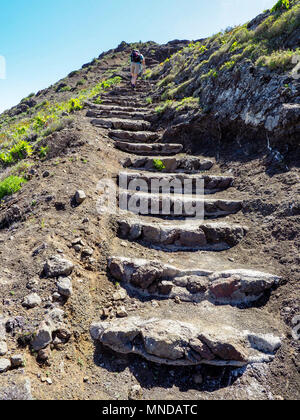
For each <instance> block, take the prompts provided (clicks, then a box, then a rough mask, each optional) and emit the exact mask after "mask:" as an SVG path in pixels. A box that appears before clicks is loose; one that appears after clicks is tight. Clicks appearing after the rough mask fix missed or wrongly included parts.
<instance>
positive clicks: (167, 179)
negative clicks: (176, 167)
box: [118, 172, 234, 195]
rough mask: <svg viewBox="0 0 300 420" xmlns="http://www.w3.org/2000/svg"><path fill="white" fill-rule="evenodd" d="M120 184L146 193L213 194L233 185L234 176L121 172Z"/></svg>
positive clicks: (125, 187) (122, 186) (124, 187)
mask: <svg viewBox="0 0 300 420" xmlns="http://www.w3.org/2000/svg"><path fill="white" fill-rule="evenodd" d="M118 179H119V185H120V186H121V188H122V189H130V190H134V191H137V189H138V190H139V191H140V192H145V193H163V192H166V193H168V192H171V193H174V194H201V195H203V194H213V193H216V192H218V191H223V190H226V189H227V188H229V187H231V186H232V184H233V181H234V177H233V176H216V175H191V174H184V173H173V174H172V173H170V174H148V173H143V172H141V173H140V172H120V173H119V178H118Z"/></svg>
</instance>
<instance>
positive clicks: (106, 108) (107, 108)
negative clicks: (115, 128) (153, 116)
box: [85, 102, 151, 116]
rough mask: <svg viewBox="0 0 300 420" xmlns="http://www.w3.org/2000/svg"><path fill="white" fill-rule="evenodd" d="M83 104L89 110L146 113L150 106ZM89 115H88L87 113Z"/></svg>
mask: <svg viewBox="0 0 300 420" xmlns="http://www.w3.org/2000/svg"><path fill="white" fill-rule="evenodd" d="M85 105H86V106H87V107H88V108H89V110H90V111H99V112H100V111H101V112H104V111H105V112H109V111H116V112H128V113H131V112H138V113H143V112H144V113H148V112H150V111H151V108H139V107H135V106H119V105H114V104H110V105H105V104H93V103H91V102H85ZM87 116H89V115H87Z"/></svg>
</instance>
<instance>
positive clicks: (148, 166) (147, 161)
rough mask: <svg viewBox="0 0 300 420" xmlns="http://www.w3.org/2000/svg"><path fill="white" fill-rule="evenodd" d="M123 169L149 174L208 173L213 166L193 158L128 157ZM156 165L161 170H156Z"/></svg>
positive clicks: (210, 162) (211, 162)
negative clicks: (139, 170)
mask: <svg viewBox="0 0 300 420" xmlns="http://www.w3.org/2000/svg"><path fill="white" fill-rule="evenodd" d="M122 165H123V167H124V168H129V169H141V170H143V171H149V172H161V173H172V172H177V171H178V172H185V173H197V172H200V171H208V170H209V169H211V168H212V167H213V165H214V163H213V161H211V160H200V159H198V158H195V157H167V158H166V157H162V156H160V157H159V156H158V157H155V156H152V157H142V158H132V157H128V158H127V159H125V160H124V161H123V162H122ZM157 165H160V167H162V168H163V169H161V170H158V169H157Z"/></svg>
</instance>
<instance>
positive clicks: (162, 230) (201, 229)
mask: <svg viewBox="0 0 300 420" xmlns="http://www.w3.org/2000/svg"><path fill="white" fill-rule="evenodd" d="M118 226H119V229H118V236H119V237H120V238H122V239H127V240H130V241H141V242H142V244H143V245H144V244H145V245H146V246H153V247H159V249H163V250H165V251H171V252H177V251H198V250H203V251H224V250H226V249H229V248H231V247H233V246H236V245H237V244H238V243H239V242H240V241H241V240H242V239H243V238H244V237H245V235H246V234H247V231H248V228H247V227H246V226H241V225H238V224H229V223H203V222H202V223H201V222H200V223H196V222H194V223H191V222H189V223H188V222H183V223H176V224H174V223H163V221H162V222H155V223H154V222H153V223H149V222H148V221H144V220H140V219H139V220H134V219H129V220H120V221H119V222H118Z"/></svg>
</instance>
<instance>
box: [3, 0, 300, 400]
mask: <svg viewBox="0 0 300 420" xmlns="http://www.w3.org/2000/svg"><path fill="white" fill-rule="evenodd" d="M299 39H300V2H299V1H290V2H286V1H279V2H278V3H277V4H276V6H275V7H274V9H273V10H272V11H265V12H263V13H262V14H261V15H259V16H257V17H256V18H255V19H253V20H252V21H251V22H247V23H246V24H245V25H241V26H238V27H235V28H228V29H227V30H225V31H223V32H221V33H218V34H216V35H214V36H212V37H209V38H207V39H201V40H195V41H190V40H181V41H180V40H174V41H171V42H169V43H168V44H165V45H158V44H156V43H155V42H148V43H144V44H127V43H126V42H122V43H121V44H120V45H119V46H118V47H117V48H116V49H113V50H110V51H108V52H105V53H102V54H101V55H100V56H99V57H98V58H95V59H94V60H92V61H91V62H90V63H87V64H84V65H83V66H82V68H81V69H79V70H76V71H73V72H72V73H70V74H69V75H68V76H66V77H65V78H64V79H62V80H60V81H58V82H57V83H56V84H54V85H53V86H50V87H48V88H47V89H44V90H42V91H40V92H37V93H36V94H30V95H28V97H27V98H24V99H23V100H22V101H21V102H20V104H18V105H17V106H15V107H13V108H12V109H10V110H7V111H5V112H4V113H2V114H1V115H0V199H1V204H0V254H1V270H0V297H1V299H0V400H1V399H51V400H54V399H65V400H77V399H85V400H89V399H99V400H101V399H113V400H117V399H119V400H127V399H151V400H174V399H179V400H189V399H197V400H211V399H213V400H221V399H235V400H237V399H261V400H263V399H270V400H283V399H298V398H299V396H300V382H299V366H300V360H299V339H298V338H297V337H298V336H297V334H298V331H297V326H296V324H297V319H298V318H297V316H299V315H300V314H299V280H300V268H299V262H300V261H299V246H300V236H299V235H300V234H299V232H300V201H299V164H300V156H299V138H300V136H299V134H300V133H299V117H300V105H299V104H300V79H299V78H298V73H297V71H296V70H295V67H296V64H297V63H296V62H295V63H293V62H292V58H293V57H294V56H295V55H296V56H297V55H298V54H299V55H300V45H299ZM133 48H139V49H140V50H141V52H142V53H143V54H144V56H145V57H146V60H147V64H148V68H147V71H146V74H145V78H144V79H143V80H139V83H138V87H137V89H136V90H135V91H133V90H132V89H131V87H130V78H129V55H130V52H131V50H132V49H133ZM123 178H126V179H127V181H128V183H127V184H126V185H125V186H124V185H122V180H123ZM157 180H160V181H162V180H163V181H168V182H169V181H172V182H176V181H180V182H181V181H184V180H185V181H191V183H192V184H191V185H192V195H193V197H192V198H190V195H189V196H188V197H185V198H184V199H183V198H182V197H181V196H180V194H179V193H178V191H176V187H175V189H174V190H173V191H172V194H171V207H170V211H169V213H168V214H167V215H166V214H164V213H163V210H162V207H163V200H164V197H165V196H164V192H163V190H162V189H161V188H160V189H158V191H157V192H155V193H153V192H152V190H150V186H151V184H152V182H155V181H157ZM197 180H202V181H203V186H204V192H203V193H202V194H199V195H197V194H198V192H197V191H196V192H195V183H196V181H197ZM101 182H102V183H104V184H103V185H107V182H109V185H114V186H115V187H117V186H118V187H119V191H120V193H122V194H123V195H122V194H121V196H120V197H121V198H120V200H119V201H118V206H119V207H120V209H122V210H123V212H121V213H119V212H118V211H116V212H111V211H108V210H107V209H106V207H105V205H104V204H105V203H104V201H103V197H105V194H104V193H105V191H104V189H103V185H102V184H101ZM131 182H132V183H133V184H131ZM132 185H135V187H134V188H133V187H132ZM139 185H142V186H143V187H142V188H140V187H139V188H137V186H139ZM175 185H176V184H175ZM179 190H180V188H179ZM116 191H117V190H116ZM134 193H135V194H136V197H137V203H139V205H141V203H146V204H145V205H146V207H147V212H144V213H143V212H142V211H139V212H137V213H135V214H133V213H134V212H132V211H131V210H130V209H128V208H127V207H126V210H125V211H124V209H123V208H122V202H123V205H124V199H123V201H122V197H123V198H124V196H125V197H126V199H125V201H126V205H127V203H128V202H129V201H130V199H131V198H132V197H133V195H134ZM114 194H115V192H114ZM124 194H125V195H124ZM151 200H154V201H155V203H156V205H157V209H158V211H156V212H155V211H153V208H150V207H151V206H150V204H149V203H150V202H151ZM189 200H191V201H192V202H194V203H195V202H196V203H200V204H201V203H202V204H203V211H204V218H203V220H198V219H196V220H193V218H191V217H189V215H188V214H183V215H180V216H178V214H177V213H176V211H175V208H176V202H177V204H178V202H179V203H182V202H185V201H189ZM119 207H118V208H119ZM298 335H299V334H298Z"/></svg>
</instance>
